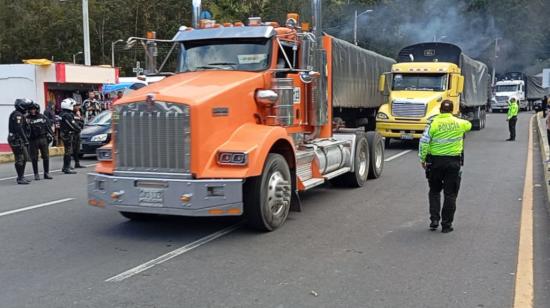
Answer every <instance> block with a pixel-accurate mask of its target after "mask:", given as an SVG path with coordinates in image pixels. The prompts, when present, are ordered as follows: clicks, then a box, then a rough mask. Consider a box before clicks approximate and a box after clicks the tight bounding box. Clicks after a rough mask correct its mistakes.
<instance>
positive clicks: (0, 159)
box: [0, 147, 64, 164]
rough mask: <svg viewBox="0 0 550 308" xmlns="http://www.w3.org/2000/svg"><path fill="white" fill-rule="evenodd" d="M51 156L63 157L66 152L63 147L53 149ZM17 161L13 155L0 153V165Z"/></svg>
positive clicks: (51, 149)
mask: <svg viewBox="0 0 550 308" xmlns="http://www.w3.org/2000/svg"><path fill="white" fill-rule="evenodd" d="M49 150H50V156H62V155H63V153H64V151H63V147H51V148H50V149H49ZM13 161H15V159H14V157H13V153H11V152H10V153H0V164H4V163H10V162H13Z"/></svg>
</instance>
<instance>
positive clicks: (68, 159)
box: [61, 156, 76, 174]
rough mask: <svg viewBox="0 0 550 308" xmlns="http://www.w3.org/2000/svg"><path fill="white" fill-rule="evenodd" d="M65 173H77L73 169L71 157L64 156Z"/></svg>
mask: <svg viewBox="0 0 550 308" xmlns="http://www.w3.org/2000/svg"><path fill="white" fill-rule="evenodd" d="M61 171H63V173H65V174H76V172H75V171H72V170H71V157H70V156H63V169H61Z"/></svg>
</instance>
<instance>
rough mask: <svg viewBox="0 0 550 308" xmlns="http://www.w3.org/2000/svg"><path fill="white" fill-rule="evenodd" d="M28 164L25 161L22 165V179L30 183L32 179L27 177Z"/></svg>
mask: <svg viewBox="0 0 550 308" xmlns="http://www.w3.org/2000/svg"><path fill="white" fill-rule="evenodd" d="M26 166H27V162H24V163H23V165H22V166H21V179H22V180H23V181H25V182H27V184H29V183H30V182H31V180H29V179H27V178H26V177H25V167H26Z"/></svg>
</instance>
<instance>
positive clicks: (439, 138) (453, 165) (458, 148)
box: [418, 100, 472, 233]
mask: <svg viewBox="0 0 550 308" xmlns="http://www.w3.org/2000/svg"><path fill="white" fill-rule="evenodd" d="M440 112H441V113H440V114H439V115H437V116H435V117H434V118H433V119H432V120H431V121H430V122H429V123H428V125H427V126H426V129H425V130H424V134H423V135H422V138H421V139H420V145H419V150H418V154H419V156H420V162H421V164H422V167H423V168H424V169H425V170H426V177H427V178H428V184H429V186H430V192H429V203H430V221H431V223H430V229H431V230H432V231H434V230H435V229H437V227H438V226H439V221H440V220H441V227H442V230H441V232H443V233H448V232H451V231H453V227H452V225H453V219H454V214H455V210H456V197H457V195H458V190H459V188H460V180H461V174H462V173H461V171H460V168H461V166H462V162H463V159H462V158H463V151H464V134H465V133H466V132H468V131H469V130H470V129H472V124H471V123H470V122H468V121H466V120H462V119H459V118H456V117H454V116H453V115H452V112H453V102H451V101H449V100H444V101H443V102H442V103H441V107H440ZM441 190H443V194H444V196H445V200H444V202H443V210H441Z"/></svg>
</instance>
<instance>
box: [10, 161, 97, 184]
mask: <svg viewBox="0 0 550 308" xmlns="http://www.w3.org/2000/svg"><path fill="white" fill-rule="evenodd" d="M95 165H97V164H89V165H84V167H86V168H88V167H93V166H95ZM58 172H61V169H56V170H50V173H58ZM33 175H34V174H32V173H27V174H25V176H33ZM15 179H17V176H10V177H7V178H1V179H0V181H7V180H15Z"/></svg>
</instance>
